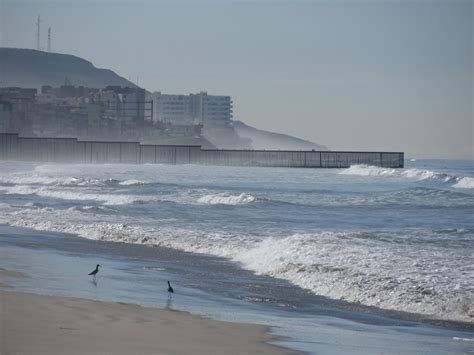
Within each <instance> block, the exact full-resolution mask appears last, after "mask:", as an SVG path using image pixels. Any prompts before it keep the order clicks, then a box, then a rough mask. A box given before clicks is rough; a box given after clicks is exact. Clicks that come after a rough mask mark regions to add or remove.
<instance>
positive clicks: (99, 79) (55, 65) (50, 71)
mask: <svg viewBox="0 0 474 355" xmlns="http://www.w3.org/2000/svg"><path fill="white" fill-rule="evenodd" d="M66 77H67V78H68V79H69V81H70V83H71V84H72V85H74V86H81V85H82V86H87V87H94V88H103V87H105V86H107V85H120V86H130V87H135V86H136V85H135V84H133V83H132V82H130V81H128V80H126V79H124V78H122V77H121V76H119V75H117V74H116V73H114V72H113V71H112V70H109V69H99V68H96V67H95V66H94V65H93V64H92V63H91V62H89V61H87V60H84V59H82V58H79V57H76V56H73V55H69V54H59V53H48V52H42V51H37V50H33V49H19V48H0V86H18V87H35V88H40V87H41V85H52V86H55V87H58V86H60V85H63V84H64V81H65V78H66Z"/></svg>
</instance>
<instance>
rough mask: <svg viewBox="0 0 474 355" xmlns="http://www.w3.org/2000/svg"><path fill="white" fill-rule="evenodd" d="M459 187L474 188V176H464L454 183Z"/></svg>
mask: <svg viewBox="0 0 474 355" xmlns="http://www.w3.org/2000/svg"><path fill="white" fill-rule="evenodd" d="M453 187H455V188H457V189H474V178H472V177H463V178H461V179H459V181H458V182H457V183H456V184H454V185H453Z"/></svg>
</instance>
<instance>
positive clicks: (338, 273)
mask: <svg viewBox="0 0 474 355" xmlns="http://www.w3.org/2000/svg"><path fill="white" fill-rule="evenodd" d="M87 209H88V207H86V208H84V209H82V208H80V209H79V208H78V209H76V208H71V209H68V210H67V213H64V212H62V213H60V212H58V211H55V210H53V209H49V208H44V209H38V210H34V211H31V210H29V211H27V210H23V211H16V212H14V213H11V214H10V213H9V214H7V213H5V214H3V215H2V216H0V223H8V224H12V225H16V226H23V227H29V228H35V229H40V230H49V231H56V232H66V233H74V234H78V235H80V236H82V237H84V238H88V239H94V240H102V241H110V242H125V243H134V244H144V245H150V246H163V247H170V248H174V249H178V250H183V251H187V252H195V253H203V254H210V255H215V256H220V257H225V258H228V259H230V260H233V261H235V262H238V263H239V264H240V265H242V267H243V268H245V269H248V270H251V271H253V272H255V273H257V274H261V275H268V276H271V277H276V278H281V279H285V280H288V281H290V282H292V283H293V284H295V285H298V286H300V287H302V288H305V289H308V290H310V291H312V292H314V293H315V294H318V295H322V296H326V297H329V298H333V299H341V300H346V301H349V302H356V303H361V304H364V305H369V306H376V307H380V308H385V309H392V310H400V311H407V312H413V313H419V314H424V315H426V316H431V317H433V318H436V319H449V320H457V321H466V322H474V287H473V286H472V285H474V273H473V272H472V271H473V270H472V261H470V258H471V255H470V253H469V252H468V250H469V248H468V245H469V243H472V240H473V238H474V233H473V231H468V230H456V229H455V230H443V231H428V230H422V231H407V232H406V234H390V233H388V234H387V233H383V232H380V233H375V232H362V231H339V232H337V231H321V232H319V233H311V234H293V235H288V236H283V237H272V236H260V237H256V236H248V235H236V234H229V233H205V232H197V231H195V230H188V229H177V228H174V227H162V228H156V227H153V226H150V225H147V224H146V222H143V223H140V224H123V223H117V222H116V220H117V219H116V218H114V217H113V216H110V215H100V216H99V215H98V216H95V215H94V214H90V213H88V212H90V211H87ZM66 214H67V216H66ZM86 214H87V216H86ZM45 217H47V218H45ZM71 221H75V222H74V223H71ZM413 233H414V234H413ZM433 235H436V237H437V238H445V239H446V241H447V243H448V242H449V241H451V240H452V239H453V238H456V243H465V246H464V247H463V246H462V245H461V249H465V252H464V254H462V255H459V250H457V251H452V250H451V251H450V250H449V249H447V250H443V251H442V252H443V258H442V260H440V259H439V255H440V254H439V253H440V252H441V250H440V249H439V248H438V247H437V246H436V245H435V244H428V245H427V244H423V243H420V247H419V248H417V247H414V245H416V244H412V243H404V242H403V240H406V239H418V238H421V239H422V238H424V237H428V238H433ZM387 243H389V244H387ZM450 253H452V254H450Z"/></svg>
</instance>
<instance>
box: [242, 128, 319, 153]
mask: <svg viewBox="0 0 474 355" xmlns="http://www.w3.org/2000/svg"><path fill="white" fill-rule="evenodd" d="M234 129H235V131H236V132H237V134H238V135H239V136H240V137H242V138H249V139H251V140H252V148H253V149H267V150H272V149H275V150H278V149H280V150H311V149H314V150H328V148H327V147H326V146H324V145H320V144H316V143H313V142H310V141H306V140H303V139H300V138H296V137H293V136H290V135H287V134H282V133H274V132H269V131H264V130H260V129H257V128H254V127H251V126H248V125H246V124H245V123H243V122H241V121H234Z"/></svg>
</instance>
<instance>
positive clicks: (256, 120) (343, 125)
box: [0, 0, 474, 159]
mask: <svg viewBox="0 0 474 355" xmlns="http://www.w3.org/2000/svg"><path fill="white" fill-rule="evenodd" d="M473 12H474V5H473V0H443V1H438V0H393V1H392V0H360V1H359V0H345V1H341V0H319V1H317V0H315V1H289V0H288V1H278V0H276V1H229V0H220V1H198V0H195V1H180V0H175V1H144V0H142V1H131V0H129V1H124V0H102V1H92V0H86V1H79V0H56V1H51V0H29V1H26V0H0V45H1V46H3V47H19V48H36V25H35V23H36V17H37V16H38V14H40V15H41V18H42V19H43V23H42V29H43V30H42V46H43V47H44V48H46V30H47V28H48V27H51V28H52V50H53V51H54V52H59V53H68V54H73V55H77V56H79V57H82V58H84V59H87V60H89V61H91V62H92V63H93V64H94V65H95V66H96V67H99V68H110V69H112V70H114V71H115V72H116V73H118V74H119V75H122V76H124V77H126V78H127V79H131V81H133V82H138V84H139V85H140V86H142V87H144V88H146V89H147V90H149V91H161V92H163V93H172V94H176V93H182V94H188V93H190V92H199V91H207V92H208V93H209V94H214V95H230V96H232V99H233V102H234V119H236V120H241V121H243V122H245V123H247V124H250V125H252V126H254V127H257V128H260V129H266V130H271V131H275V132H280V133H287V134H291V135H295V136H297V137H300V138H304V139H308V140H311V141H314V142H316V143H320V144H324V145H327V146H328V147H330V148H331V149H333V150H375V151H379V150H381V151H404V152H405V153H406V155H407V156H408V157H410V158H450V159H474V145H473V137H474V124H473V120H474V118H473V99H474V97H473V80H474V78H473V48H474V42H473Z"/></svg>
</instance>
